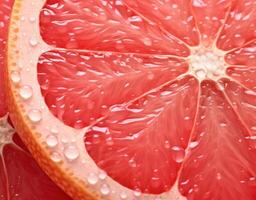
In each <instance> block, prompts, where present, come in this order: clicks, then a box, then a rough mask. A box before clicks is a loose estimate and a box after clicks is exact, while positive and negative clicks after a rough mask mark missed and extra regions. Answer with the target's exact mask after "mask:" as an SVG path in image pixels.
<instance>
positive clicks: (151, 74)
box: [147, 73, 155, 80]
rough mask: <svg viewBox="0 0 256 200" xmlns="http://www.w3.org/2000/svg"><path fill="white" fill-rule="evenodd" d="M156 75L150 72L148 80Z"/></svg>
mask: <svg viewBox="0 0 256 200" xmlns="http://www.w3.org/2000/svg"><path fill="white" fill-rule="evenodd" d="M154 77H155V75H154V74H153V73H149V74H148V75H147V78H148V80H153V79H154Z"/></svg>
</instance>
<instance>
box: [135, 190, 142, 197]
mask: <svg viewBox="0 0 256 200" xmlns="http://www.w3.org/2000/svg"><path fill="white" fill-rule="evenodd" d="M133 195H134V196H135V197H140V196H141V192H140V191H138V190H137V191H134V192H133Z"/></svg>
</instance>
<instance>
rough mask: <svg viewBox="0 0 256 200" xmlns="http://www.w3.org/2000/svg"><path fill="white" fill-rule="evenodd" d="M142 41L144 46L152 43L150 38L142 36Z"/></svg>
mask: <svg viewBox="0 0 256 200" xmlns="http://www.w3.org/2000/svg"><path fill="white" fill-rule="evenodd" d="M143 43H144V44H145V45H146V46H151V45H152V41H151V39H150V38H144V39H143Z"/></svg>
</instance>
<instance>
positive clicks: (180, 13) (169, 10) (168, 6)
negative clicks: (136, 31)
mask: <svg viewBox="0 0 256 200" xmlns="http://www.w3.org/2000/svg"><path fill="white" fill-rule="evenodd" d="M124 2H125V3H126V4H127V5H128V6H129V7H130V8H132V9H133V10H135V12H136V13H138V14H139V15H140V16H142V17H143V18H145V19H146V20H148V21H149V22H151V23H154V24H157V25H158V26H159V27H161V28H162V29H164V30H165V31H167V32H168V33H169V34H172V35H174V36H175V37H177V38H179V39H180V40H182V41H184V42H186V43H187V44H189V45H191V46H196V45H198V44H199V34H198V31H197V29H196V24H195V19H194V16H193V14H192V11H191V4H190V2H191V1H190V0H167V1H166V0H158V1H154V0H147V1H140V0H133V1H129V0H125V1H124Z"/></svg>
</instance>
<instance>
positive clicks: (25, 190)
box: [3, 144, 70, 200]
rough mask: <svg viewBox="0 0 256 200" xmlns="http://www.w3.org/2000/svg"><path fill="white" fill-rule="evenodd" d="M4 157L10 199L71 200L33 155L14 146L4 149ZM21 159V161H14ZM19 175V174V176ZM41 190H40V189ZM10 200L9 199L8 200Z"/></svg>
mask: <svg viewBox="0 0 256 200" xmlns="http://www.w3.org/2000/svg"><path fill="white" fill-rule="evenodd" d="M3 156H4V160H5V165H6V173H7V174H8V176H7V177H8V182H9V186H8V188H9V191H8V192H9V196H10V199H17V200H18V199H35V200H45V199H55V200H60V199H61V200H70V198H69V197H68V196H67V195H66V194H65V193H64V192H62V191H61V190H60V189H59V188H58V187H56V185H55V184H54V183H53V182H52V181H50V180H49V178H48V176H47V175H46V174H45V173H43V172H42V171H41V168H40V167H39V166H38V165H37V163H36V162H35V161H34V160H32V158H31V155H30V154H29V153H28V152H25V150H23V149H21V148H19V146H16V145H14V144H10V145H7V146H6V147H5V148H4V151H3ZM13 158H19V159H13ZM17 173H18V174H17ZM39 188H40V189H39ZM6 199H8V198H6Z"/></svg>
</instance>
